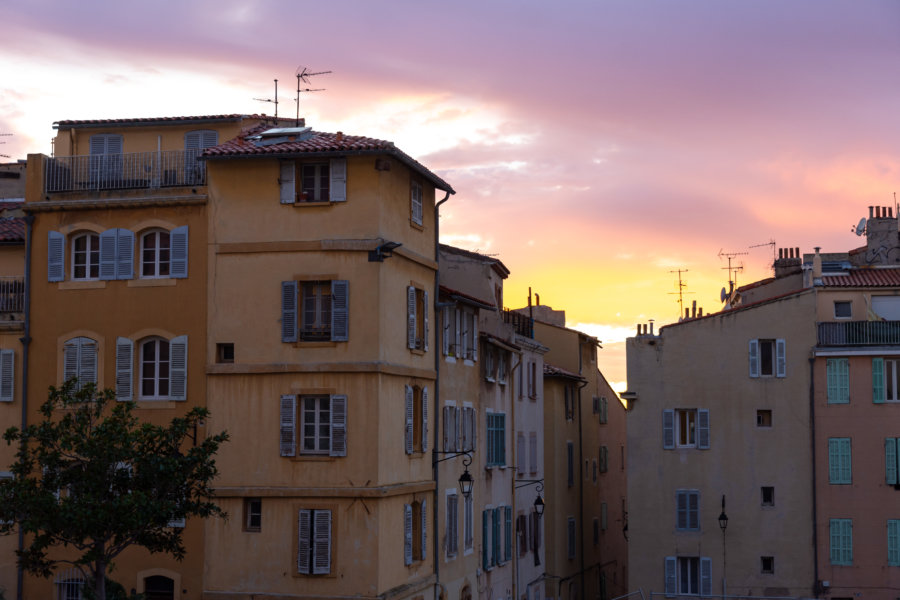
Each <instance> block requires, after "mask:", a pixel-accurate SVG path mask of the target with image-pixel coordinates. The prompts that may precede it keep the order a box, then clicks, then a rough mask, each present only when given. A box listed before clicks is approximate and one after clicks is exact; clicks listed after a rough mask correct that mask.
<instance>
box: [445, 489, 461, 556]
mask: <svg viewBox="0 0 900 600" xmlns="http://www.w3.org/2000/svg"><path fill="white" fill-rule="evenodd" d="M458 523H459V498H458V496H457V495H456V490H450V491H448V492H447V556H448V557H454V556H456V554H457V553H458V552H459V525H458Z"/></svg>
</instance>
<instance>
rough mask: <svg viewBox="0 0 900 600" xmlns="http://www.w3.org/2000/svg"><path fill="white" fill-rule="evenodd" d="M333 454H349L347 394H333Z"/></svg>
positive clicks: (331, 452) (331, 453)
mask: <svg viewBox="0 0 900 600" xmlns="http://www.w3.org/2000/svg"><path fill="white" fill-rule="evenodd" d="M329 454H330V455H331V456H347V396H345V395H343V394H334V395H332V396H331V451H330V452H329Z"/></svg>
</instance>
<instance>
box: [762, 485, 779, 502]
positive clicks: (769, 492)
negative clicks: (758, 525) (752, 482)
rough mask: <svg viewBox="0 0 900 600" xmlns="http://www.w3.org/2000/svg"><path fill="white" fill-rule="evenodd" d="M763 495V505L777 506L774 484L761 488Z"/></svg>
mask: <svg viewBox="0 0 900 600" xmlns="http://www.w3.org/2000/svg"><path fill="white" fill-rule="evenodd" d="M760 494H761V496H762V500H761V504H762V505H763V506H775V488H774V487H772V486H763V487H761V488H760Z"/></svg>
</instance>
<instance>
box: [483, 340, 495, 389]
mask: <svg viewBox="0 0 900 600" xmlns="http://www.w3.org/2000/svg"><path fill="white" fill-rule="evenodd" d="M496 359H497V351H496V350H495V349H494V348H492V347H490V346H486V347H485V349H484V361H483V363H482V365H481V368H482V369H483V370H484V378H485V380H487V381H490V382H494V381H496V380H497V379H496V377H495V375H496V372H495V371H494V362H495V361H496Z"/></svg>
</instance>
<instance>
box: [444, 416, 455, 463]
mask: <svg viewBox="0 0 900 600" xmlns="http://www.w3.org/2000/svg"><path fill="white" fill-rule="evenodd" d="M452 412H453V407H452V406H445V407H444V452H449V451H450V440H451V439H452V437H451V435H450V425H451V423H450V414H451V413H452Z"/></svg>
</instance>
